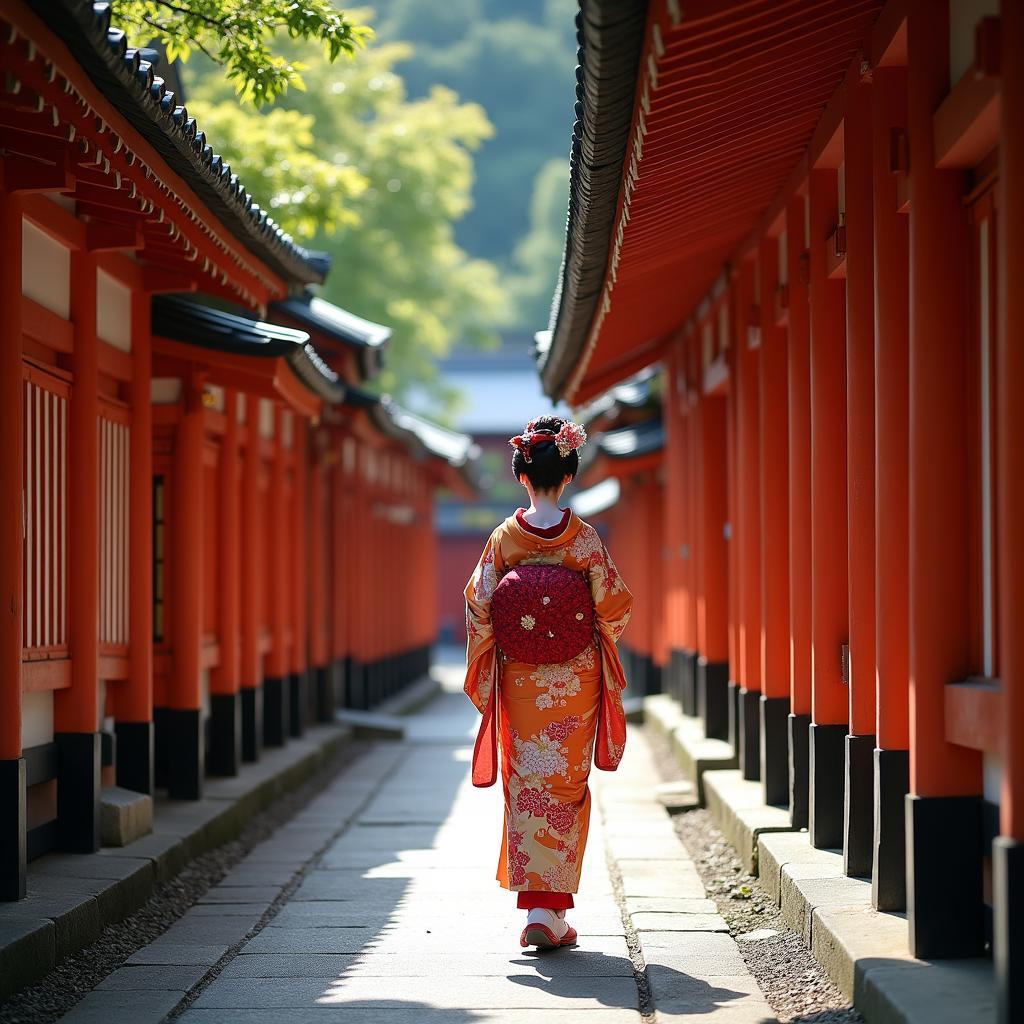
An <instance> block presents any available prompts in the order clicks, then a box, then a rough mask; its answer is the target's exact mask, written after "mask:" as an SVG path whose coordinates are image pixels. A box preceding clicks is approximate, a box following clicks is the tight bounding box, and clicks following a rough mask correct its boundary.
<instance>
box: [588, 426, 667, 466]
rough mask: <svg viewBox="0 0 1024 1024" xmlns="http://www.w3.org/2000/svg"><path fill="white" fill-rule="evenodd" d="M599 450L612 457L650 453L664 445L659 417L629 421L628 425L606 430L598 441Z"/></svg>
mask: <svg viewBox="0 0 1024 1024" xmlns="http://www.w3.org/2000/svg"><path fill="white" fill-rule="evenodd" d="M598 446H599V448H600V449H601V451H602V452H603V453H604V454H605V455H607V456H608V457H609V458H612V459H632V458H634V457H636V456H638V455H650V454H651V453H652V452H658V451H661V449H662V448H664V447H665V427H664V425H663V424H662V422H661V417H660V416H657V417H655V418H653V419H649V420H644V421H643V422H641V423H631V424H630V425H629V426H628V427H617V428H616V429H615V430H607V431H605V433H603V434H602V435H601V437H600V440H599V441H598Z"/></svg>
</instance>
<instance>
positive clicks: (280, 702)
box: [263, 676, 291, 747]
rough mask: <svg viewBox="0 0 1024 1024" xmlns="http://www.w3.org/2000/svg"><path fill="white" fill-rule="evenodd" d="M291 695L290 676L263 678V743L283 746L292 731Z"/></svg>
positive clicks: (271, 745) (267, 745)
mask: <svg viewBox="0 0 1024 1024" xmlns="http://www.w3.org/2000/svg"><path fill="white" fill-rule="evenodd" d="M290 712H291V697H290V693H289V686H288V677H287V676H286V677H284V678H282V677H281V676H267V677H266V678H265V679H264V680H263V745H264V746H265V747H283V746H284V745H285V741H286V740H287V739H288V734H289V732H290V731H291V727H290V719H291V714H290Z"/></svg>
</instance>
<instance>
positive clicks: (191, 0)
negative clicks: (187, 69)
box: [113, 0, 369, 106]
mask: <svg viewBox="0 0 1024 1024" xmlns="http://www.w3.org/2000/svg"><path fill="white" fill-rule="evenodd" d="M113 18H114V21H115V23H116V24H117V25H119V26H120V27H121V28H123V29H124V30H125V31H126V32H127V33H128V36H129V38H131V39H156V40H158V41H160V42H161V43H163V45H164V48H165V49H166V51H167V56H168V57H169V58H170V59H171V60H175V59H180V60H181V61H182V62H184V61H187V60H188V58H189V57H190V56H191V54H192V53H193V52H194V51H200V52H201V53H204V54H206V56H207V57H209V58H210V59H211V60H213V61H215V62H216V63H218V64H220V65H222V66H223V67H224V68H225V72H226V74H227V77H228V79H229V80H230V81H231V82H232V83H233V84H234V86H235V90H236V92H237V93H238V95H239V96H241V97H242V98H243V99H245V100H251V101H252V102H254V103H255V104H256V105H257V106H259V105H261V104H263V103H266V102H268V101H270V100H273V99H274V98H275V97H277V96H279V95H280V94H281V93H283V92H285V91H286V90H287V89H288V88H289V87H291V88H295V89H301V88H303V87H304V84H305V83H304V79H303V75H302V72H303V70H304V65H303V64H302V62H301V61H298V60H294V59H289V58H288V57H287V56H286V55H285V54H283V53H281V52H280V49H279V48H278V47H277V46H276V43H277V42H278V41H279V40H280V39H282V38H289V37H290V38H291V39H301V40H315V41H316V42H317V43H318V44H319V47H320V50H321V53H322V55H323V56H324V57H326V59H327V60H328V61H331V62H333V61H335V60H337V58H338V57H340V56H341V55H342V54H352V53H353V52H354V51H355V50H356V49H357V48H358V47H359V46H361V45H362V44H363V43H364V42H365V41H366V39H367V38H368V36H369V30H368V29H367V28H366V27H365V26H362V25H358V24H355V23H354V22H353V21H351V20H350V19H349V18H347V17H346V16H345V14H344V13H343V12H341V11H339V10H338V9H337V8H336V7H335V6H334V3H333V2H332V0H301V2H295V0H118V2H117V3H116V4H114V6H113Z"/></svg>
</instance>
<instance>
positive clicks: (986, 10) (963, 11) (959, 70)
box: [949, 0, 999, 87]
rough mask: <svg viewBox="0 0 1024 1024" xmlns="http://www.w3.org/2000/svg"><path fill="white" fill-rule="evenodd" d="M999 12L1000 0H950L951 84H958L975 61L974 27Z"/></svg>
mask: <svg viewBox="0 0 1024 1024" xmlns="http://www.w3.org/2000/svg"><path fill="white" fill-rule="evenodd" d="M998 14H999V0H949V84H950V86H951V87H952V86H954V85H956V83H957V82H959V81H960V79H961V78H963V76H964V72H966V71H967V69H968V68H969V67H970V66H971V64H972V63H973V62H974V28H975V26H976V25H977V24H978V22H979V21H980V20H981V19H982V18H984V17H986V16H988V15H993V16H997V15H998Z"/></svg>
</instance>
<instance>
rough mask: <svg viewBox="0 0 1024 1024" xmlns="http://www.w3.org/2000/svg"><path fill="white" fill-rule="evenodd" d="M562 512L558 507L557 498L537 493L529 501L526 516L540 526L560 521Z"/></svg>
mask: <svg viewBox="0 0 1024 1024" xmlns="http://www.w3.org/2000/svg"><path fill="white" fill-rule="evenodd" d="M564 514H565V513H564V512H563V511H562V509H560V508H559V507H558V499H557V498H547V497H541V495H539V494H538V495H536V496H535V497H534V499H533V501H531V502H530V507H529V508H528V509H527V510H526V518H527V519H529V521H530V522H531V523H532V524H533V525H534V526H539V527H541V528H545V527H548V526H555V525H557V524H558V523H560V522H561V521H562V516H563V515H564Z"/></svg>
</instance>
